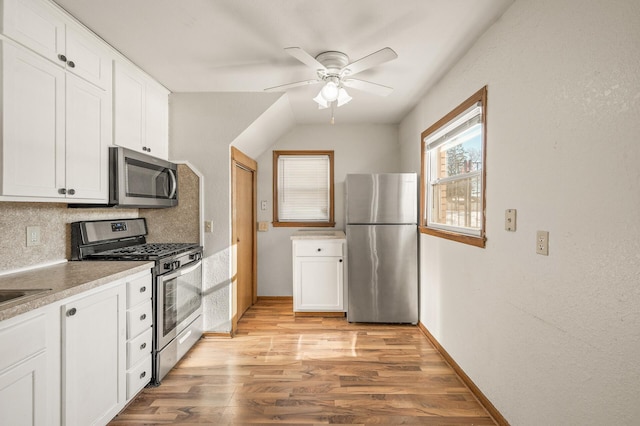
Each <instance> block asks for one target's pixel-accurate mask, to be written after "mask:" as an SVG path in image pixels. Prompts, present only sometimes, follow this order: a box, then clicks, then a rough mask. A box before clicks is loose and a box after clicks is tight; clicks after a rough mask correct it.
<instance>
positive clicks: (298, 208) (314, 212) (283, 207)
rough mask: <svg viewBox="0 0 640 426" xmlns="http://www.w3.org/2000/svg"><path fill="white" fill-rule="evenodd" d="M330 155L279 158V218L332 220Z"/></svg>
mask: <svg viewBox="0 0 640 426" xmlns="http://www.w3.org/2000/svg"><path fill="white" fill-rule="evenodd" d="M329 173H330V159H329V156H328V155H281V156H279V157H278V219H279V220H280V221H282V222H328V221H329V196H330V188H329V187H330V179H329Z"/></svg>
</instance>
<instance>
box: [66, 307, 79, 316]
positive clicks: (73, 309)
mask: <svg viewBox="0 0 640 426" xmlns="http://www.w3.org/2000/svg"><path fill="white" fill-rule="evenodd" d="M76 312H78V311H77V309H76V308H71V309H69V310H68V311H67V316H68V317H72V316H74V315H75V314H76Z"/></svg>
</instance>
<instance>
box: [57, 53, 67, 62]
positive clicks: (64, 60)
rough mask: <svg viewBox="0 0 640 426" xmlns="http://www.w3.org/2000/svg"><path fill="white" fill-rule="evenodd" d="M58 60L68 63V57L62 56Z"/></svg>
mask: <svg viewBox="0 0 640 426" xmlns="http://www.w3.org/2000/svg"><path fill="white" fill-rule="evenodd" d="M58 59H60V60H61V61H62V62H67V57H66V56H64V55H62V54H60V55H58Z"/></svg>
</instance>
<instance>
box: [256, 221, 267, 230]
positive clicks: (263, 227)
mask: <svg viewBox="0 0 640 426" xmlns="http://www.w3.org/2000/svg"><path fill="white" fill-rule="evenodd" d="M268 230H269V222H258V231H260V232H267V231H268Z"/></svg>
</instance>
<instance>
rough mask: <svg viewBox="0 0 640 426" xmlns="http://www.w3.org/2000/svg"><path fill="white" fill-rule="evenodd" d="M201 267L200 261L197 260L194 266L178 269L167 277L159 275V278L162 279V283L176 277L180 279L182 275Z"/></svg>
mask: <svg viewBox="0 0 640 426" xmlns="http://www.w3.org/2000/svg"><path fill="white" fill-rule="evenodd" d="M200 265H202V260H199V261H198V262H196V264H195V265H192V266H189V267H186V268H180V269H178V270H176V271H175V272H174V273H172V274H169V275H160V277H159V278H162V281H169V280H172V279H174V278H177V277H181V276H183V275H187V274H189V273H191V272H193V271H195V270H196V269H198V267H199V266H200Z"/></svg>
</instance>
